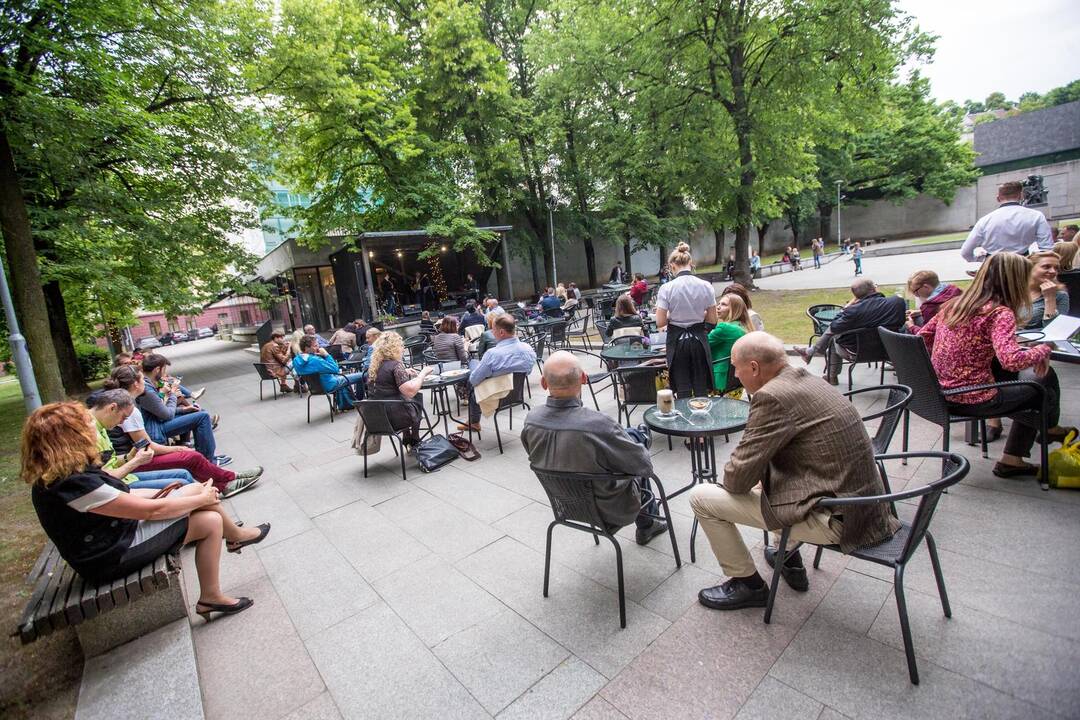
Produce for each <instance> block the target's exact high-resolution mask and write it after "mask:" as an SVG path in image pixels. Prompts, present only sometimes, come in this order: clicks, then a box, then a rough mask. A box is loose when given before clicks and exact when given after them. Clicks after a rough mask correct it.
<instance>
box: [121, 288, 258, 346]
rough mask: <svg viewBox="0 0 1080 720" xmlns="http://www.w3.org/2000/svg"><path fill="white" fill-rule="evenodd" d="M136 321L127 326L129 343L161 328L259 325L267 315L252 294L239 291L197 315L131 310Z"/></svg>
mask: <svg viewBox="0 0 1080 720" xmlns="http://www.w3.org/2000/svg"><path fill="white" fill-rule="evenodd" d="M135 317H136V318H137V322H136V323H135V324H134V325H132V326H130V327H129V328H127V330H128V332H129V333H130V338H131V342H132V343H137V342H139V340H142V339H143V338H146V337H151V336H152V337H157V336H158V335H161V334H162V333H165V332H176V331H178V330H184V331H187V330H193V329H196V328H208V327H210V326H211V325H217V326H219V327H221V326H228V327H243V326H251V325H259V324H261V323H263V322H264V321H265V320H267V319H268V318H269V317H270V316H269V315H268V314H267V312H266V311H265V310H263V309H262V308H261V307H259V304H258V302H257V301H256V300H255V298H253V297H248V296H246V295H241V296H238V297H230V298H225V299H224V300H219V301H218V302H215V303H211V304H210V305H207V306H206V307H205V308H203V311H202V313H200V314H199V315H181V316H179V317H175V318H167V317H165V313H163V312H144V311H140V312H137V313H135Z"/></svg>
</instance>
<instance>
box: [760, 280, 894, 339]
mask: <svg viewBox="0 0 1080 720" xmlns="http://www.w3.org/2000/svg"><path fill="white" fill-rule="evenodd" d="M880 290H881V292H882V293H884V294H885V295H892V294H895V293H897V292H900V291H902V290H903V287H901V286H899V285H885V286H883V287H881V288H880ZM750 297H751V300H753V303H754V310H756V311H757V313H758V315H761V319H762V320H763V321H764V322H765V330H766V331H767V332H769V333H770V334H772V335H775V336H777V337H778V338H780V339H781V340H783V341H784V342H785V343H788V344H792V345H805V344H806V341H807V340H809V339H810V333H811V332H812V331H813V323H811V322H810V318H808V317H807V316H806V308H808V307H810V306H811V305H821V304H826V303H831V304H833V305H843V304H844V303H846V302H847V301H848V300H850V299H851V292H850V291H848V290H847V289H846V288H825V289H822V290H757V291H755V292H754V293H753V294H752V295H751V296H750Z"/></svg>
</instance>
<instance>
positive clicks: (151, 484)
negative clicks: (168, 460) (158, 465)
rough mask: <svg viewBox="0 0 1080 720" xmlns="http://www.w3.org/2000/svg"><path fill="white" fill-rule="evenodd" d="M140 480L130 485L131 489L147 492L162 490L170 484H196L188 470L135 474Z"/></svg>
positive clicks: (150, 471)
mask: <svg viewBox="0 0 1080 720" xmlns="http://www.w3.org/2000/svg"><path fill="white" fill-rule="evenodd" d="M135 474H136V475H138V476H139V479H138V480H136V481H135V482H133V483H130V484H129V485H128V487H129V488H132V489H138V488H142V489H145V490H160V489H161V488H163V487H165V486H166V485H168V484H169V483H174V482H182V483H184V484H185V485H187V484H188V483H193V482H195V478H194V477H192V476H191V473H189V472H188V471H187V470H180V469H177V470H146V471H144V472H137V473H135Z"/></svg>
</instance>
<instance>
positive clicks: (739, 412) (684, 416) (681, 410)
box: [645, 397, 750, 437]
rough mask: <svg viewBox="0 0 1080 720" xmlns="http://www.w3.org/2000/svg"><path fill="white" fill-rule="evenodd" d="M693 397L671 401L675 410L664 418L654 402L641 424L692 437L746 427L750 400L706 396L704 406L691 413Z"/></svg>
mask: <svg viewBox="0 0 1080 720" xmlns="http://www.w3.org/2000/svg"><path fill="white" fill-rule="evenodd" d="M696 399H697V398H680V399H678V400H676V401H675V412H674V413H672V414H671V415H670V416H667V417H665V416H664V415H661V414H660V411H659V410H658V409H657V407H656V406H655V405H654V406H652V407H651V408H649V409H648V410H646V411H645V424H646V425H648V426H649V427H650V428H651V429H653V430H656V431H657V432H659V433H663V434H664V435H680V436H686V437H696V436H705V435H722V434H724V433H732V432H738V431H739V430H742V429H743V428H744V427H746V421H747V418H749V417H750V403H748V402H747V401H745V400H735V399H732V398H727V397H713V398H708V400H709V401H710V402H709V404H708V409H707V410H705V411H704V412H694V411H693V410H691V409H690V401H691V400H696Z"/></svg>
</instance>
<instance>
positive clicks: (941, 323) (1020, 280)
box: [907, 252, 1066, 477]
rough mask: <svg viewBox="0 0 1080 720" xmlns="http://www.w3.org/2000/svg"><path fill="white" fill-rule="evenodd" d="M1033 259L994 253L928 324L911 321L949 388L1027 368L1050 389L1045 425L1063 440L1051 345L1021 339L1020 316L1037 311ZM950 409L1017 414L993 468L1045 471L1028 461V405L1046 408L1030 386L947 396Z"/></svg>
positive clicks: (1031, 435)
mask: <svg viewBox="0 0 1080 720" xmlns="http://www.w3.org/2000/svg"><path fill="white" fill-rule="evenodd" d="M1029 268H1030V265H1029V263H1028V261H1027V260H1026V259H1025V258H1023V257H1021V256H1019V255H1016V254H1015V253H1010V252H1002V253H996V254H994V255H992V256H991V257H990V258H989V259H988V260H987V261H986V262H984V263H983V264H982V265H981V266H980V267H979V271H978V272H977V273H976V274H975V279H974V280H973V281H972V283H971V286H970V287H969V288H968V289H967V290H965V291H964V293H963V294H962V295H960V296H959V297H956V298H953V299H952V300H950V301H949V302H947V303H945V305H944V307H942V308H941V310H940V311H939V312H938V313H937V314H936V315H934V317H933V318H931V319H930V321H929V322H928V323H926V324H925V325H923V326H922V327H921V328H917V327H915V325H914V324H913V323H912V322H911V321H910V320H909V321H908V326H907V327H908V331H909V332H911V333H912V334H917V335H919V336H920V337H922V339H923V341H924V342H925V343H926V346H927V348H928V349H929V350H930V359H931V362H932V363H933V366H934V371H935V372H936V373H937V376H938V382H939V383H941V387H942V388H943V389H944V390H949V389H952V388H960V387H970V386H974V385H984V384H990V383H994V382H997V379H996V378H995V376H994V370H993V363H994V360H997V361H998V363H1000V365H1001V367H1002V368H1004V369H1005V370H1006V371H1007V372H1013V373H1015V372H1020V371H1021V370H1024V371H1027V370H1029V369H1030V370H1032V371H1033V372H1031V373H1025V377H1023V378H1022V379H1024V380H1035V381H1037V382H1038V383H1039V384H1041V385H1042V386H1043V388H1044V389H1045V391H1046V409H1047V418H1046V423H1047V426H1048V427H1051V430H1050V432H1049V436H1050V438H1051V439H1052V440H1056V441H1058V442H1060V441H1061V440H1062V439H1063V438H1064V436H1065V432H1066V431H1065V430H1063V429H1062V428H1058V427H1057V422H1058V413H1059V398H1060V394H1061V393H1060V388H1059V387H1058V381H1057V375H1056V374H1055V373H1054V371H1053V369H1052V368H1051V367H1050V351H1051V347H1050V346H1049V345H1038V346H1036V347H1031V348H1025V347H1022V346H1021V345H1020V344H1019V343H1017V341H1016V326H1017V319H1018V318H1020V319H1021V322H1022V321H1023V320H1025V319H1026V318H1027V317H1029V316H1030V314H1031V298H1030V296H1029V294H1028V275H1029ZM948 405H949V408H950V409H951V410H952V411H953V412H955V413H956V414H958V415H960V414H962V415H969V416H972V417H982V418H1000V417H1005V416H1013V422H1012V428H1011V429H1010V430H1009V437H1008V438H1007V439H1006V441H1005V451H1004V453H1002V456H1001V460H1000V461H999V462H998V463H997V464H996V465H995V466H994V474H995V475H997V476H998V477H1014V476H1020V475H1035V474H1037V473H1038V471H1039V468H1038V466H1036V465H1029V464H1028V463H1026V462H1024V458H1025V457H1027V456H1028V455H1029V454H1030V453H1031V447H1032V445H1033V444H1034V443H1035V436H1036V434H1037V432H1038V428H1037V427H1036V426H1034V425H1028V424H1025V423H1030V422H1032V421H1031V419H1030V418H1029V417H1028V415H1027V414H1018V413H1021V412H1022V411H1026V410H1039V409H1041V407H1042V402H1041V400H1040V397H1039V392H1038V391H1037V390H1036V389H1035V388H1033V387H1031V386H1030V385H1011V386H1006V387H999V388H990V389H986V390H973V391H971V392H966V393H961V394H959V395H950V396H948Z"/></svg>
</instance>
